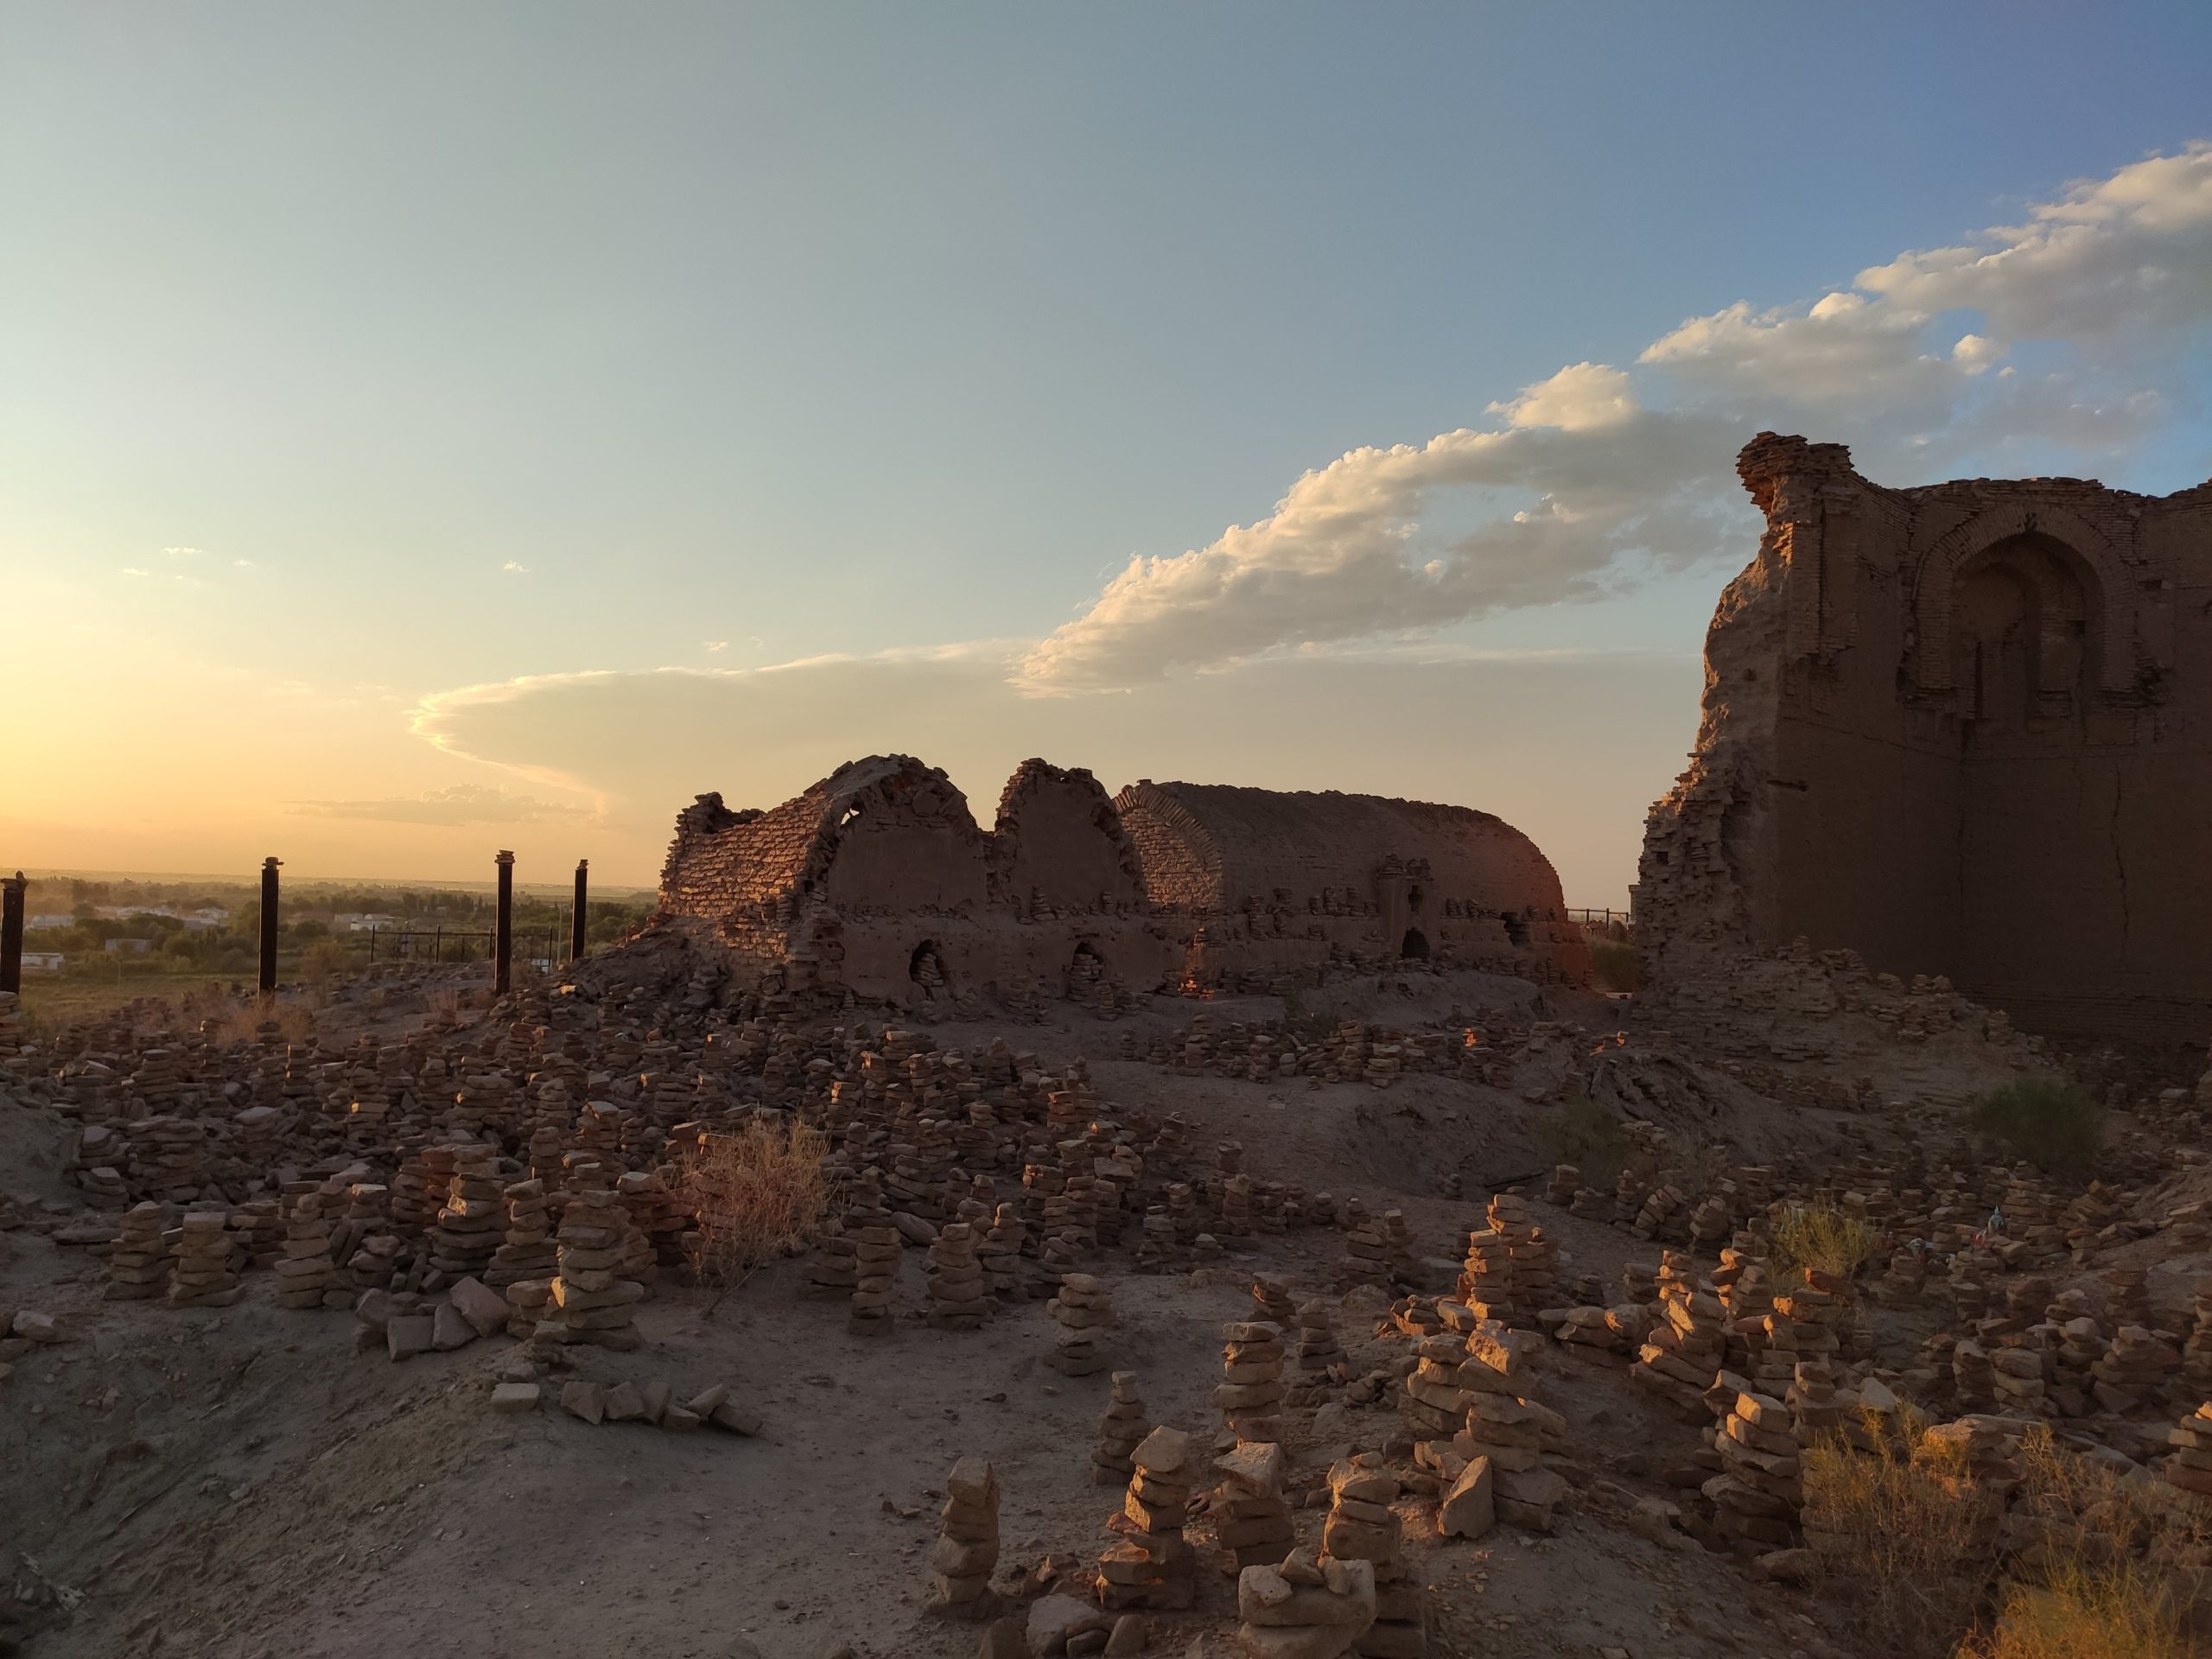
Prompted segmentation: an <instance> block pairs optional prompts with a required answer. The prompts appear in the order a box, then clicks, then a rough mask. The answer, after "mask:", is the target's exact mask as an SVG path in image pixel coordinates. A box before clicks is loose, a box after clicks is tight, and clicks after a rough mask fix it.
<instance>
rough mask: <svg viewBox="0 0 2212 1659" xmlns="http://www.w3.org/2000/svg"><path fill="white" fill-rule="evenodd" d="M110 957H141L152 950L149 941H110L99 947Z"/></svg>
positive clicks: (152, 946) (151, 943) (151, 942)
mask: <svg viewBox="0 0 2212 1659" xmlns="http://www.w3.org/2000/svg"><path fill="white" fill-rule="evenodd" d="M101 948H102V949H103V950H105V951H106V952H107V953H108V955H110V956H111V957H143V956H144V955H145V954H146V953H147V952H148V951H149V950H152V949H153V948H154V942H153V941H152V940H151V939H110V940H108V941H107V943H106V944H105V945H103V946H102V947H101Z"/></svg>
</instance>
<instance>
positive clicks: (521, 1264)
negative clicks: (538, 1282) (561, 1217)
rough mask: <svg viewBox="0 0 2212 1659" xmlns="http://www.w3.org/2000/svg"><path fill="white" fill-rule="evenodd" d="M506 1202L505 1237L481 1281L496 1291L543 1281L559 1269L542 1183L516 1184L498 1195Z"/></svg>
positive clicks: (551, 1218)
mask: <svg viewBox="0 0 2212 1659" xmlns="http://www.w3.org/2000/svg"><path fill="white" fill-rule="evenodd" d="M500 1196H501V1197H502V1198H505V1201H506V1206H507V1231H506V1237H505V1242H504V1243H501V1244H500V1246H499V1249H497V1250H495V1251H493V1255H492V1265H491V1266H490V1267H488V1268H486V1269H485V1270H484V1273H483V1275H482V1276H483V1280H484V1282H485V1283H486V1284H487V1285H489V1286H491V1287H493V1289H495V1290H505V1288H506V1287H508V1286H509V1285H512V1284H515V1283H517V1282H518V1281H521V1280H524V1279H543V1278H544V1277H546V1276H547V1275H548V1274H551V1273H553V1272H555V1271H556V1270H557V1269H558V1268H559V1267H560V1264H561V1251H560V1246H559V1245H557V1244H556V1243H554V1241H553V1217H552V1212H551V1211H550V1209H549V1208H548V1206H547V1205H546V1202H545V1183H544V1182H543V1180H542V1179H537V1178H535V1177H533V1178H532V1179H529V1180H526V1181H515V1182H512V1183H511V1184H510V1185H508V1186H507V1187H506V1188H505V1189H504V1191H503V1192H502V1193H501V1195H500Z"/></svg>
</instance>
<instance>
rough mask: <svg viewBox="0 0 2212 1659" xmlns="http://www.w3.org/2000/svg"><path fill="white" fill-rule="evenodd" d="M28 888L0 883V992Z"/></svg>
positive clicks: (10, 970)
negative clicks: (24, 895)
mask: <svg viewBox="0 0 2212 1659" xmlns="http://www.w3.org/2000/svg"><path fill="white" fill-rule="evenodd" d="M576 879H577V880H582V879H583V878H582V876H581V875H579V876H578V877H577V878H576ZM30 885H31V884H30V882H29V880H28V879H27V878H26V877H25V876H24V874H23V873H22V871H21V870H17V871H16V873H15V874H13V875H11V876H10V877H9V878H8V879H7V880H4V881H0V991H20V990H22V988H23V894H24V893H27V892H29V889H30Z"/></svg>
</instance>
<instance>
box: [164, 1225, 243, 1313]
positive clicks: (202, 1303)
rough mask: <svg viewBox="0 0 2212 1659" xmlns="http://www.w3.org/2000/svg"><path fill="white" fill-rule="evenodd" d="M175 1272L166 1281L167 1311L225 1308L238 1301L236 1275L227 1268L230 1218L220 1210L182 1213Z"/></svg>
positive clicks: (229, 1262)
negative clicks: (172, 1309) (187, 1308)
mask: <svg viewBox="0 0 2212 1659" xmlns="http://www.w3.org/2000/svg"><path fill="white" fill-rule="evenodd" d="M175 1258H176V1268H175V1272H174V1273H173V1274H171V1275H170V1277H169V1288H168V1301H169V1306H171V1307H228V1306H231V1305H232V1303H233V1302H235V1301H237V1300H238V1293H239V1289H240V1287H239V1284H238V1274H236V1273H235V1272H233V1271H232V1268H231V1234H230V1217H228V1216H227V1215H226V1214H225V1213H224V1212H223V1211H220V1210H191V1211H186V1212H185V1217H184V1224H183V1232H182V1235H181V1236H180V1237H179V1238H178V1240H177V1245H176V1250H175Z"/></svg>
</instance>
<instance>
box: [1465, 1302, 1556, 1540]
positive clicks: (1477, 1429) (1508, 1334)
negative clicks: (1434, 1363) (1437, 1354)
mask: <svg viewBox="0 0 2212 1659" xmlns="http://www.w3.org/2000/svg"><path fill="white" fill-rule="evenodd" d="M1540 1349H1541V1343H1540V1341H1539V1339H1538V1338H1535V1336H1534V1335H1533V1334H1531V1333H1529V1332H1521V1331H1512V1330H1508V1329H1507V1328H1506V1327H1504V1326H1503V1325H1497V1324H1495V1323H1492V1322H1489V1321H1485V1322H1484V1323H1483V1324H1481V1325H1477V1326H1476V1327H1475V1328H1474V1329H1473V1330H1472V1331H1471V1332H1468V1333H1467V1338H1466V1357H1465V1360H1464V1361H1463V1363H1461V1364H1460V1366H1459V1385H1460V1387H1461V1388H1462V1389H1464V1390H1465V1398H1466V1402H1467V1415H1466V1427H1465V1430H1464V1431H1463V1432H1462V1433H1459V1434H1458V1435H1455V1436H1454V1437H1453V1438H1452V1452H1454V1453H1455V1454H1457V1455H1458V1456H1459V1457H1462V1458H1465V1459H1466V1460H1467V1461H1468V1462H1469V1463H1470V1464H1475V1463H1480V1462H1487V1463H1488V1464H1489V1465H1490V1469H1491V1492H1492V1497H1493V1501H1494V1503H1495V1505H1496V1513H1497V1517H1498V1519H1500V1520H1502V1521H1505V1522H1510V1524H1512V1525H1514V1526H1516V1527H1525V1528H1527V1529H1529V1531H1531V1532H1549V1531H1550V1530H1551V1529H1552V1528H1553V1525H1554V1517H1555V1515H1556V1513H1557V1511H1558V1509H1559V1506H1560V1504H1561V1503H1565V1502H1566V1500H1567V1482H1566V1481H1565V1480H1563V1479H1561V1478H1560V1476H1559V1474H1558V1473H1557V1471H1554V1470H1552V1469H1549V1468H1547V1467H1546V1466H1545V1464H1544V1457H1543V1453H1544V1448H1545V1446H1547V1445H1548V1444H1552V1443H1554V1442H1556V1441H1558V1440H1561V1439H1562V1438H1564V1436H1565V1435H1566V1433H1567V1423H1566V1420H1565V1419H1563V1418H1562V1417H1560V1414H1558V1413H1557V1412H1555V1411H1553V1410H1552V1409H1551V1408H1549V1407H1548V1406H1544V1405H1541V1404H1539V1403H1538V1402H1536V1401H1535V1398H1533V1395H1534V1392H1535V1390H1534V1383H1535V1369H1536V1355H1537V1353H1538V1352H1539V1351H1540Z"/></svg>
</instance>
